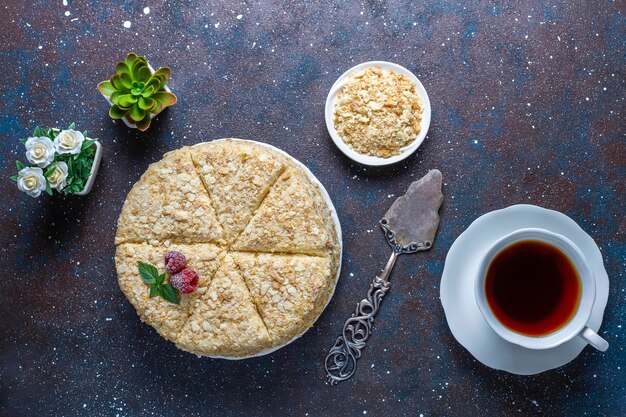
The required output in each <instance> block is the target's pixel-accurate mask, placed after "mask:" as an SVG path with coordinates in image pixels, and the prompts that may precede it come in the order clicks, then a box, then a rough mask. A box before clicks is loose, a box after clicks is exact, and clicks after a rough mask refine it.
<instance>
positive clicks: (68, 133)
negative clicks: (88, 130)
mask: <svg viewBox="0 0 626 417" xmlns="http://www.w3.org/2000/svg"><path fill="white" fill-rule="evenodd" d="M84 140H85V136H83V134H82V133H80V132H78V131H76V130H72V129H68V130H62V131H61V133H59V134H58V135H57V137H56V138H54V146H55V147H56V149H57V152H58V153H60V154H62V153H70V154H72V155H75V154H77V153H80V148H81V147H82V146H83V141H84Z"/></svg>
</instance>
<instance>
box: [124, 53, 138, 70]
mask: <svg viewBox="0 0 626 417" xmlns="http://www.w3.org/2000/svg"><path fill="white" fill-rule="evenodd" d="M137 58H139V57H138V56H137V54H136V53H134V52H131V53H129V54H128V55H126V59H125V60H124V63H125V64H126V65H127V66H128V68H129V69H130V68H131V67H132V65H133V62H135V60H136V59H137Z"/></svg>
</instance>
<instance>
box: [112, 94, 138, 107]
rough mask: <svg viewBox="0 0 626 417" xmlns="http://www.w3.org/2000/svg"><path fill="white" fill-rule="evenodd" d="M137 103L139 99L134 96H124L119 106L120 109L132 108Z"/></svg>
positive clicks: (118, 103)
mask: <svg viewBox="0 0 626 417" xmlns="http://www.w3.org/2000/svg"><path fill="white" fill-rule="evenodd" d="M136 102H137V97H135V96H133V95H132V94H124V95H123V96H120V97H119V99H118V102H117V105H118V106H120V107H126V108H131V107H133V104H135V103H136Z"/></svg>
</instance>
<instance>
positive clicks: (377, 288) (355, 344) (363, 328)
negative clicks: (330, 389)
mask: <svg viewBox="0 0 626 417" xmlns="http://www.w3.org/2000/svg"><path fill="white" fill-rule="evenodd" d="M397 256H398V255H397V254H396V253H395V252H394V253H392V255H391V257H390V258H389V262H387V266H386V267H385V270H384V271H383V273H382V274H381V276H379V277H376V278H374V281H373V282H372V284H370V287H369V290H368V291H367V296H366V297H365V298H364V299H362V300H361V301H360V302H359V303H358V304H357V306H356V311H355V312H354V314H352V317H350V318H349V319H348V320H347V321H346V322H345V324H344V325H343V332H342V333H341V336H339V337H338V338H337V341H336V342H335V345H334V346H333V347H332V348H331V349H330V352H329V353H328V355H327V356H326V360H325V364H324V365H325V367H326V373H327V377H328V381H329V382H330V384H331V385H335V384H337V383H338V382H339V381H344V380H346V379H348V378H350V377H351V376H352V375H354V373H355V372H356V361H357V359H358V358H360V357H361V350H363V348H364V347H365V342H367V339H368V338H369V337H370V334H371V333H372V325H373V324H374V317H375V316H376V313H378V310H379V309H380V304H381V302H382V300H383V297H384V296H385V294H386V293H387V291H388V290H389V286H390V283H389V280H388V279H389V274H390V273H391V269H393V265H394V264H395V261H396V258H397Z"/></svg>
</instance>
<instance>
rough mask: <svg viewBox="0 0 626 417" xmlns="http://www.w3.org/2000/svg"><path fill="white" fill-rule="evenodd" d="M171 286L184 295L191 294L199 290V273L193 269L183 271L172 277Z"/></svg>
mask: <svg viewBox="0 0 626 417" xmlns="http://www.w3.org/2000/svg"><path fill="white" fill-rule="evenodd" d="M170 284H172V287H174V288H176V289H177V290H178V291H179V292H181V293H183V294H191V293H192V292H194V291H195V290H196V288H198V273H197V272H196V271H194V270H193V269H183V270H182V271H180V272H179V273H177V274H174V275H172V277H171V278H170Z"/></svg>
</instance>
